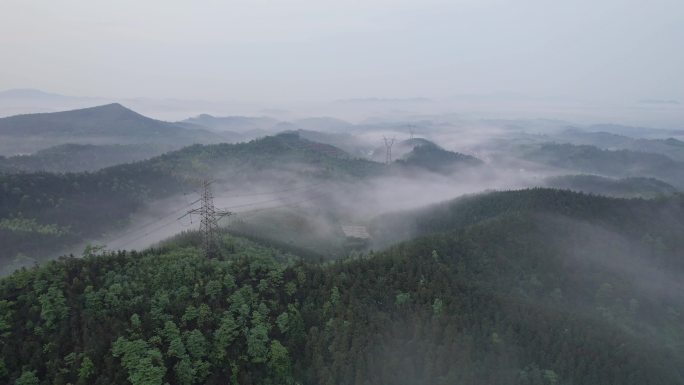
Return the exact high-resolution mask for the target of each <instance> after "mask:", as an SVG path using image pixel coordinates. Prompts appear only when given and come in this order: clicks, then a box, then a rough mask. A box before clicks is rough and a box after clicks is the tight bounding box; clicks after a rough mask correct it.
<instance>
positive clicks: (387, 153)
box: [382, 136, 394, 164]
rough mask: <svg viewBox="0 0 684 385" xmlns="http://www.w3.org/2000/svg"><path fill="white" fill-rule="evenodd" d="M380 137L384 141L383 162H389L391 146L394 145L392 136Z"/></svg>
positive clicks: (390, 160) (390, 161)
mask: <svg viewBox="0 0 684 385" xmlns="http://www.w3.org/2000/svg"><path fill="white" fill-rule="evenodd" d="M382 139H383V140H384V141H385V163H386V164H390V163H392V146H394V138H393V137H392V138H387V137H385V136H383V137H382Z"/></svg>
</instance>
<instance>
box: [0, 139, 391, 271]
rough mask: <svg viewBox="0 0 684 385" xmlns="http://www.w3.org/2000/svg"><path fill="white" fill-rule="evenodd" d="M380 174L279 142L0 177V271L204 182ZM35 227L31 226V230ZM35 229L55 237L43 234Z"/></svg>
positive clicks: (118, 225)
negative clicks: (211, 179) (297, 166)
mask: <svg viewBox="0 0 684 385" xmlns="http://www.w3.org/2000/svg"><path fill="white" fill-rule="evenodd" d="M293 163H295V164H296V163H300V164H307V165H309V166H308V167H306V168H302V170H298V171H293V170H292V169H290V168H288V166H289V165H291V164H293ZM383 169H384V165H382V164H379V163H374V162H370V161H365V160H360V159H352V158H349V157H348V156H346V154H344V153H343V152H342V151H340V150H338V149H336V148H335V147H332V146H329V145H324V144H320V143H315V142H310V141H307V140H304V139H299V138H298V137H297V136H296V135H287V134H283V135H279V136H273V137H266V138H263V139H260V140H254V141H252V142H248V143H239V144H218V145H210V146H202V145H195V146H190V147H186V148H184V149H182V150H179V151H174V152H170V153H166V154H163V155H161V156H158V157H155V158H152V159H150V160H146V161H141V162H137V163H132V164H124V165H119V166H113V167H109V168H105V169H102V170H99V171H95V172H81V173H47V172H31V173H0V218H3V220H2V222H0V240H2V244H3V245H4V246H5V247H3V250H0V265H3V264H7V263H8V262H10V261H11V260H12V259H13V258H15V257H16V256H17V255H23V256H29V257H31V258H35V259H38V260H40V259H43V258H44V257H45V254H54V253H55V252H57V251H58V250H60V249H62V248H64V247H66V246H72V245H75V244H77V243H79V242H83V241H86V240H92V239H95V238H97V237H99V236H101V235H103V234H105V233H107V232H112V231H115V230H117V229H122V228H124V227H125V226H126V225H128V224H129V223H128V220H129V218H130V216H131V215H132V214H133V213H135V212H137V211H139V210H141V209H142V208H144V207H146V205H148V204H150V203H152V202H154V201H156V200H159V199H162V198H167V197H170V196H173V195H179V194H182V193H186V192H191V191H194V190H195V189H196V187H197V186H198V185H199V180H200V179H201V178H203V177H204V178H209V177H222V176H223V177H233V176H236V175H237V177H239V178H242V179H243V180H244V179H248V178H249V177H250V175H259V173H260V172H269V173H273V174H275V173H277V172H278V171H279V170H280V171H287V173H288V174H287V175H290V176H294V177H296V178H297V181H311V180H316V179H319V180H320V179H335V180H338V181H339V180H340V179H341V178H350V177H352V178H356V177H363V176H367V175H377V174H379V173H381V172H382V170H383ZM236 180H237V178H236ZM290 183H292V181H291V180H290ZM33 222H35V224H36V226H30V224H31V223H33ZM39 226H53V227H55V228H58V229H59V231H57V232H50V233H46V232H44V231H40V230H39V229H40V227H39Z"/></svg>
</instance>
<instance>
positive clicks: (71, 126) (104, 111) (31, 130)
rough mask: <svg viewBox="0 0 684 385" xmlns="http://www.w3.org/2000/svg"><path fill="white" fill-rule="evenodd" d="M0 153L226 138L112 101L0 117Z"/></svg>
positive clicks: (178, 143)
mask: <svg viewBox="0 0 684 385" xmlns="http://www.w3.org/2000/svg"><path fill="white" fill-rule="evenodd" d="M0 138H1V139H2V142H3V143H2V144H1V145H0V151H1V152H2V153H9V154H16V153H30V152H34V151H36V150H39V149H43V148H47V147H51V146H54V145H57V144H65V143H76V144H140V143H157V144H166V145H169V144H173V145H175V146H176V148H180V147H182V146H187V145H189V144H192V143H218V142H222V141H226V140H228V139H230V138H227V137H224V136H221V135H219V134H216V133H213V132H210V131H207V130H203V129H201V128H194V129H189V128H185V127H181V126H179V125H176V124H173V123H168V122H163V121H159V120H155V119H151V118H148V117H146V116H143V115H140V114H138V113H137V112H134V111H132V110H129V109H128V108H125V107H124V106H122V105H120V104H118V103H114V104H107V105H103V106H97V107H91V108H84V109H79V110H72V111H62V112H52V113H40V114H26V115H16V116H10V117H6V118H0Z"/></svg>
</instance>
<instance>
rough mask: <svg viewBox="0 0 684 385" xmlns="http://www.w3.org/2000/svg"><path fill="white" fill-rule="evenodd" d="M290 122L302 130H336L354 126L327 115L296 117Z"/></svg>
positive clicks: (344, 129)
mask: <svg viewBox="0 0 684 385" xmlns="http://www.w3.org/2000/svg"><path fill="white" fill-rule="evenodd" d="M292 124H293V125H294V126H296V127H298V128H300V129H303V130H312V131H338V132H339V131H346V130H349V129H350V128H352V127H353V126H354V125H353V124H351V123H349V122H346V121H344V120H341V119H335V118H328V117H316V118H306V119H298V120H295V121H293V122H292Z"/></svg>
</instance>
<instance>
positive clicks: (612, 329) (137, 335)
mask: <svg viewBox="0 0 684 385" xmlns="http://www.w3.org/2000/svg"><path fill="white" fill-rule="evenodd" d="M683 207H684V203H683V202H682V199H681V198H680V197H672V198H666V199H665V198H664V199H663V200H658V201H648V200H639V199H636V200H625V199H611V198H603V197H596V196H590V195H584V194H578V193H571V192H562V191H557V190H549V189H533V190H523V191H512V192H500V193H492V194H485V195H479V196H471V197H466V198H462V199H459V200H456V201H453V202H449V203H445V204H443V205H440V206H436V207H432V208H428V209H424V210H419V211H411V212H406V213H402V214H397V215H400V216H401V218H403V219H404V220H406V221H410V222H411V223H412V226H413V230H414V232H415V234H422V235H421V236H420V237H418V238H415V239H413V240H410V241H406V242H403V243H400V244H397V245H394V246H392V247H390V248H388V249H386V250H384V251H378V252H370V253H366V254H355V255H352V256H350V257H348V258H345V259H342V260H338V261H336V262H327V263H322V264H321V263H314V262H308V261H305V260H303V259H301V258H299V257H298V256H296V254H294V253H293V251H292V250H290V251H287V250H285V249H282V250H284V251H279V250H278V249H275V248H272V247H265V246H262V245H259V244H257V243H254V242H252V241H247V240H245V239H242V238H237V237H233V236H230V235H223V236H222V239H221V243H220V250H221V251H220V253H219V254H220V255H219V256H218V257H217V258H213V259H208V258H205V257H203V256H201V255H200V252H199V250H198V245H199V244H200V241H199V239H198V234H196V233H186V234H183V235H180V236H178V237H176V238H174V239H172V240H170V241H168V242H166V243H165V244H163V245H161V246H160V247H158V248H155V249H151V250H147V251H143V252H127V251H119V252H113V253H105V254H104V255H95V254H97V252H96V251H93V252H92V253H90V254H92V255H86V256H85V257H84V258H63V259H60V260H58V261H53V262H49V263H46V264H44V265H43V266H40V267H36V268H32V269H23V270H21V271H18V272H16V273H14V274H13V275H11V276H9V277H8V278H5V279H3V280H2V281H0V298H2V300H0V308H1V309H2V312H0V314H2V318H1V319H0V354H1V357H2V359H1V360H0V379H1V381H3V382H7V383H16V384H67V383H72V384H121V383H131V384H134V385H143V384H145V385H152V384H164V383H169V384H205V383H206V384H226V383H234V384H287V383H292V384H295V383H301V384H417V383H421V384H454V383H463V384H488V385H489V384H502V385H503V384H520V385H523V384H524V385H528V384H529V385H532V384H547V385H551V384H554V385H556V384H582V385H593V384H679V383H682V382H683V381H684V369H683V368H684V328H682V325H684V318H683V317H684V299H683V298H682V295H681V293H682V291H681V290H677V289H681V283H680V281H679V280H677V279H676V277H677V276H680V275H681V274H682V272H684V263H682V261H683V259H682V256H681V250H682V247H681V242H682V241H681V239H680V237H677V236H676V235H677V234H681V230H682V228H683V227H684V221H682V219H681V218H684V217H683V216H682V215H680V214H681V211H682V209H683ZM665 210H669V211H670V212H671V213H672V215H670V216H667V217H665V218H667V221H668V222H669V223H668V226H665V225H663V224H662V223H659V222H661V219H662V217H659V215H661V214H662V211H665ZM649 213H651V214H649ZM430 217H432V218H433V219H432V220H431V219H430ZM637 232H639V233H640V234H642V235H643V234H646V235H644V236H641V237H635V236H634V234H637ZM602 245H603V246H602ZM607 251H610V252H608V253H604V252H607ZM601 253H604V254H603V255H600V256H601V258H598V257H599V254H601ZM640 262H648V265H649V266H656V267H657V269H656V270H654V271H652V272H650V273H651V274H650V275H649V274H648V273H649V271H648V270H647V269H644V268H643V266H644V265H643V264H642V265H640V264H639V263H640ZM637 271H638V274H637Z"/></svg>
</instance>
